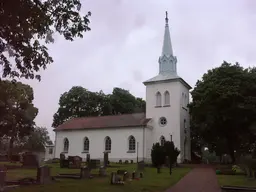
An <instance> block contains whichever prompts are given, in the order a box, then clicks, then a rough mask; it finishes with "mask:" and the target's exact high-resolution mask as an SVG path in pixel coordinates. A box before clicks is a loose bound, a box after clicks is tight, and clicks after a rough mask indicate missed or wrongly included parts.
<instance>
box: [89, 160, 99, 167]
mask: <svg viewBox="0 0 256 192" xmlns="http://www.w3.org/2000/svg"><path fill="white" fill-rule="evenodd" d="M99 167H100V160H99V159H91V160H90V163H89V168H90V169H97V168H99Z"/></svg>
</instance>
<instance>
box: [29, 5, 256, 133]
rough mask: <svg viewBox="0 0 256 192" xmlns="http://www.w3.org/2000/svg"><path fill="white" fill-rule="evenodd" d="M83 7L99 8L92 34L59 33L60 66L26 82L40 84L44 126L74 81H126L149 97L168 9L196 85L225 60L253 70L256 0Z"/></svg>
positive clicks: (98, 84) (183, 67) (99, 85)
mask: <svg viewBox="0 0 256 192" xmlns="http://www.w3.org/2000/svg"><path fill="white" fill-rule="evenodd" d="M82 4H83V7H82V11H83V12H87V11H89V10H90V11H91V12H92V17H91V25H90V27H91V31H90V32H87V33H85V34H84V38H83V39H77V40H76V41H74V42H68V41H65V40H64V39H63V38H62V37H60V36H58V35H55V43H54V44H53V45H51V46H50V47H49V51H50V54H51V55H52V56H53V58H54V63H53V64H52V65H51V66H49V67H48V68H47V70H45V71H42V81H41V82H40V83H39V82H36V81H25V82H26V83H29V84H30V85H32V87H33V88H34V92H35V102H34V103H35V105H36V106H37V107H38V108H39V115H38V116H37V118H36V123H37V124H38V125H40V126H46V127H47V128H48V130H50V131H51V130H52V128H51V124H52V117H53V114H54V113H55V112H56V111H57V108H58V100H59V97H60V95H61V94H62V93H63V92H65V91H68V90H69V89H70V88H71V87H72V86H74V85H80V86H83V87H85V88H87V89H89V90H91V91H99V90H103V91H104V92H105V93H110V92H112V89H113V87H117V86H120V87H122V88H125V89H129V90H130V92H131V93H132V94H134V95H135V96H137V97H143V98H145V86H144V85H143V84H142V82H143V81H144V80H147V79H149V78H151V77H153V76H155V75H156V74H158V57H159V56H160V54H161V48H162V41H163V32H164V18H165V11H166V10H167V11H168V15H169V25H170V31H171V38H172V44H173V50H174V54H175V55H176V56H177V59H178V64H177V66H178V73H179V75H180V76H181V77H182V78H183V79H184V80H186V81H187V82H188V83H189V84H190V85H191V86H194V85H195V83H196V81H197V79H199V78H201V76H202V75H203V73H205V72H206V71H207V70H208V69H210V68H213V67H216V66H219V65H220V64H221V62H222V61H223V60H227V61H229V62H236V61H238V62H239V63H241V64H242V65H244V66H245V67H247V66H249V65H250V66H252V65H253V64H254V63H255V60H256V55H255V53H254V52H255V51H254V50H256V39H255V33H256V25H255V23H256V10H255V9H256V8H255V1H254V0H243V1H241V0H226V1H222V0H215V1H204V0H194V1H190V0H173V1H167V0H163V1H160V2H157V1H153V0H141V1H135V0H129V1H124V0H108V1H100V0H82ZM51 134H52V138H53V133H52V131H51Z"/></svg>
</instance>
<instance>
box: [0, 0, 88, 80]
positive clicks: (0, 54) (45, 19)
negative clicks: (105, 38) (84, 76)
mask: <svg viewBox="0 0 256 192" xmlns="http://www.w3.org/2000/svg"><path fill="white" fill-rule="evenodd" d="M80 9H81V3H80V0H64V1H58V0H26V1H24V0H7V1H2V2H1V4H0V23H1V26H0V65H2V68H3V72H2V76H3V77H8V76H9V77H11V78H14V77H25V78H29V79H33V78H36V79H39V80H40V75H39V74H38V73H36V72H38V71H39V70H40V69H45V68H46V67H47V65H48V64H50V63H52V62H53V59H52V57H51V56H50V55H49V54H48V49H47V46H46V44H48V43H53V42H54V39H53V34H54V33H59V34H60V35H62V36H64V38H65V39H66V40H70V41H73V40H74V38H76V37H80V38H82V37H83V35H82V33H83V32H86V31H88V30H90V28H89V26H88V24H89V19H88V18H89V16H90V15H91V13H90V12H88V13H87V14H86V15H81V14H80ZM14 62H15V64H13V63H14Z"/></svg>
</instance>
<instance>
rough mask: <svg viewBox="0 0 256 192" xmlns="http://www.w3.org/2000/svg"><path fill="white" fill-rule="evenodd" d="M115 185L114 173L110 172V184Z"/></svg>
mask: <svg viewBox="0 0 256 192" xmlns="http://www.w3.org/2000/svg"><path fill="white" fill-rule="evenodd" d="M115 183H116V173H115V172H112V173H111V177H110V184H112V185H113V184H115Z"/></svg>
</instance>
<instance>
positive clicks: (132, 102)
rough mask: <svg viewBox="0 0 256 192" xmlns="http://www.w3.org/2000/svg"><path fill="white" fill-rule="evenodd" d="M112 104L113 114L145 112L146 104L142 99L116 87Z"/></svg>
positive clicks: (111, 98) (111, 99)
mask: <svg viewBox="0 0 256 192" xmlns="http://www.w3.org/2000/svg"><path fill="white" fill-rule="evenodd" d="M110 102H111V105H112V106H113V109H112V114H127V113H134V112H144V111H145V108H146V107H145V106H146V102H145V101H144V100H142V99H141V98H136V97H134V96H133V95H132V94H131V93H130V92H129V91H127V90H125V89H121V88H117V87H115V88H114V89H113V92H112V95H111V96H110Z"/></svg>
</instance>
